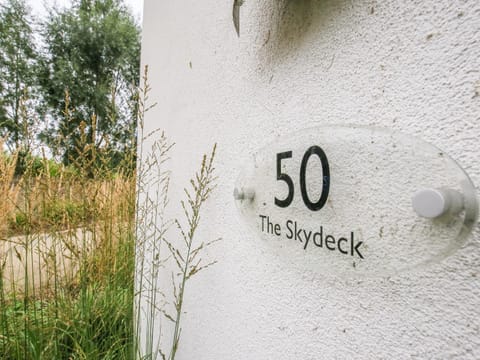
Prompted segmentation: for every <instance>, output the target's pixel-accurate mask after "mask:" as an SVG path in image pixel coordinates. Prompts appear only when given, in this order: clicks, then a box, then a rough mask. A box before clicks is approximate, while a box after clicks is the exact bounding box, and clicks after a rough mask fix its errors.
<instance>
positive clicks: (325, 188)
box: [275, 145, 330, 211]
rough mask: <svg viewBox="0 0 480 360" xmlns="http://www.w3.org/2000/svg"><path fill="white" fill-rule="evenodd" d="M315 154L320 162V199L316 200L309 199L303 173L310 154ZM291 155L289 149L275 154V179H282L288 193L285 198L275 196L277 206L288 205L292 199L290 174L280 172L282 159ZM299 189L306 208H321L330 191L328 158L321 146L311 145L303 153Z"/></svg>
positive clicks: (314, 209)
mask: <svg viewBox="0 0 480 360" xmlns="http://www.w3.org/2000/svg"><path fill="white" fill-rule="evenodd" d="M312 155H317V156H318V157H319V158H320V162H321V163H322V175H323V181H322V194H321V196H320V199H318V201H317V202H312V201H310V198H309V197H308V193H307V182H306V179H305V175H306V172H307V164H308V160H309V159H310V156H312ZM291 157H292V152H291V151H285V152H282V153H278V154H277V180H278V181H284V182H285V183H286V184H287V186H288V195H287V197H286V198H285V199H283V200H280V199H277V197H275V205H277V206H279V207H283V208H285V207H288V206H289V205H290V204H291V203H292V201H293V195H294V186H293V180H292V178H291V177H290V176H288V175H287V174H285V173H282V160H283V159H289V158H291ZM300 191H301V193H302V199H303V202H304V204H305V206H306V207H307V208H309V209H310V210H312V211H317V210H320V209H321V208H323V206H324V205H325V203H326V202H327V199H328V192H329V191H330V168H329V166H328V159H327V156H326V155H325V152H324V151H323V150H322V148H321V147H319V146H317V145H314V146H311V147H310V148H309V149H308V150H307V151H306V152H305V155H303V159H302V164H301V165H300Z"/></svg>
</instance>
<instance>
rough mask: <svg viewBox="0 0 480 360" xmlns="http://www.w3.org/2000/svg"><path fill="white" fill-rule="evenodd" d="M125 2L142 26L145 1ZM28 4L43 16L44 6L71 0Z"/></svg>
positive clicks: (133, 0) (62, 3) (62, 4)
mask: <svg viewBox="0 0 480 360" xmlns="http://www.w3.org/2000/svg"><path fill="white" fill-rule="evenodd" d="M0 2H1V0H0ZM124 2H125V4H126V5H127V6H129V7H130V8H131V9H132V11H133V14H134V15H135V17H136V18H137V19H138V21H139V23H140V24H141V19H142V15H143V0H124ZM27 3H28V4H29V5H30V6H31V7H32V9H33V11H34V13H36V14H38V15H39V16H42V15H44V14H45V11H44V4H48V5H53V4H57V5H59V6H65V5H68V4H70V0H27Z"/></svg>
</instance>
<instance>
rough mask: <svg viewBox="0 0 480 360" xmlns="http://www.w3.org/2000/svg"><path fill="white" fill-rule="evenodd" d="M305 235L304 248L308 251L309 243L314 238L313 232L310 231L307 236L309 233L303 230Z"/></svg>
mask: <svg viewBox="0 0 480 360" xmlns="http://www.w3.org/2000/svg"><path fill="white" fill-rule="evenodd" d="M303 233H304V234H305V246H304V247H303V250H306V249H307V246H308V242H309V241H310V237H311V236H312V232H311V231H309V232H308V235H307V231H306V230H303Z"/></svg>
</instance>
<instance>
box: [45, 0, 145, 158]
mask: <svg viewBox="0 0 480 360" xmlns="http://www.w3.org/2000/svg"><path fill="white" fill-rule="evenodd" d="M43 36H44V39H45V44H46V49H45V55H44V56H43V58H42V60H41V74H40V85H41V89H42V94H43V104H44V109H45V114H46V116H47V117H49V118H50V119H54V121H50V122H49V124H50V126H49V127H48V128H47V129H46V131H44V132H43V139H44V140H45V141H46V142H47V143H48V144H49V145H50V146H51V147H52V148H54V150H56V151H57V152H59V153H61V155H63V158H64V161H65V162H69V161H70V159H71V158H72V156H73V157H75V154H76V153H78V149H77V143H78V138H79V137H80V133H79V129H80V128H81V126H83V125H82V124H87V128H88V131H87V132H88V136H87V138H88V139H89V141H90V143H91V145H93V146H95V147H100V146H107V147H110V150H113V151H112V153H116V154H117V155H119V154H121V153H122V152H123V151H124V147H125V146H128V145H129V144H127V143H128V141H127V139H128V138H129V136H128V134H129V132H130V131H131V130H132V127H133V126H134V121H133V118H134V117H133V116H132V111H131V110H132V109H131V107H130V106H129V102H130V100H131V97H132V91H131V89H132V87H133V85H137V84H138V81H139V62H140V30H139V27H138V26H137V25H136V23H135V21H134V19H133V17H132V16H131V14H130V13H129V11H128V10H127V9H126V7H125V6H124V5H123V3H122V2H121V1H120V0H76V1H74V2H73V4H72V6H71V7H70V8H66V9H51V11H50V14H49V16H48V19H47V21H46V23H45V25H44V33H43ZM92 119H93V121H92ZM92 124H94V125H92ZM58 139H60V141H59V140H58Z"/></svg>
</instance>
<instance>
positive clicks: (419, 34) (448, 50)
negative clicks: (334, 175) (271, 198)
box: [143, 0, 480, 360]
mask: <svg viewBox="0 0 480 360" xmlns="http://www.w3.org/2000/svg"><path fill="white" fill-rule="evenodd" d="M232 1H233V0H228V1H218V0H202V1H198V0H185V1H158V0H146V1H145V14H144V35H143V63H144V64H149V66H150V81H151V83H152V87H153V91H152V93H151V99H152V100H155V101H158V106H157V107H156V108H155V109H154V110H152V111H151V112H150V113H149V114H148V116H147V127H148V128H149V129H154V128H157V127H162V128H164V129H165V130H166V132H167V134H168V135H169V137H170V138H171V140H172V141H175V143H176V146H175V148H174V151H173V152H172V154H171V155H172V159H173V161H172V163H171V169H172V171H173V174H174V175H173V186H172V187H173V191H172V193H171V203H172V208H171V213H172V216H174V215H175V213H176V210H175V206H174V204H175V203H176V202H178V200H179V199H180V196H181V195H182V193H181V192H182V188H183V186H184V185H186V183H187V180H188V178H189V177H190V176H191V174H192V173H193V171H194V170H195V169H196V168H197V166H198V163H199V160H200V156H201V154H202V153H204V152H207V151H209V149H210V147H211V145H212V144H213V143H214V142H218V158H217V171H218V175H219V180H218V183H219V186H218V188H217V190H216V192H215V195H214V196H213V197H212V198H211V199H210V200H209V202H208V204H207V206H206V208H205V210H206V211H205V212H204V216H203V223H202V225H201V229H200V233H199V235H200V236H201V238H208V239H210V238H215V237H218V236H221V237H222V238H223V241H222V242H221V243H219V244H218V245H217V246H216V247H215V248H212V249H211V250H210V251H209V253H208V257H209V258H211V259H217V260H219V263H218V264H217V265H216V266H214V267H212V268H211V269H208V270H206V271H205V272H203V273H201V274H199V275H198V277H197V278H195V279H193V280H192V281H191V282H190V283H189V284H188V288H187V294H186V303H185V310H186V311H187V313H186V315H185V317H184V322H183V332H182V339H181V344H180V352H179V356H178V358H179V359H196V360H202V359H205V360H207V359H208V360H217V359H222V360H228V359H234V360H241V359H249V360H251V359H260V360H263V359H276V360H277V359H278V360H284V359H285V360H286V359H289V360H291V359H349V358H355V359H385V358H388V359H403V358H418V359H425V358H434V359H479V358H480V244H479V240H480V231H479V230H478V227H477V229H476V230H475V233H474V235H473V236H472V237H471V238H470V240H469V242H468V244H467V245H466V246H465V247H464V248H463V249H461V250H459V251H458V252H457V253H455V254H454V255H453V256H452V257H450V258H448V259H446V260H444V261H443V262H442V263H441V264H439V265H434V266H431V267H430V268H428V269H427V270H423V271H419V272H415V273H409V274H404V275H399V276H395V277H391V278H388V279H375V280H361V281H354V280H348V281H346V280H340V279H335V278H325V277H322V275H321V274H318V273H316V272H312V271H307V270H305V271H302V270H301V269H299V268H293V267H289V266H286V265H285V263H284V262H283V261H282V260H281V259H278V258H275V257H273V256H271V254H269V253H268V252H266V251H260V248H258V247H256V246H255V243H256V241H257V239H256V238H255V234H253V233H252V232H251V231H249V230H248V228H247V227H246V226H245V225H244V223H243V222H242V219H241V218H240V216H239V215H238V212H237V210H236V208H235V204H234V201H233V198H232V191H233V185H234V182H235V179H236V177H237V175H238V173H239V171H240V168H241V165H242V164H243V163H244V162H245V161H246V160H247V159H248V156H249V155H250V154H251V153H253V152H255V151H256V150H257V149H259V148H261V147H263V146H264V145H266V144H268V143H269V142H272V141H274V140H275V138H276V137H278V136H282V135H285V134H288V133H289V132H292V131H295V130H300V129H303V128H306V127H311V126H316V125H322V124H327V123H329V124H332V123H333V124H344V123H353V124H361V125H376V126H380V127H387V128H390V129H396V130H399V131H402V132H405V133H408V134H412V135H416V136H418V137H420V138H422V139H424V140H426V141H429V142H431V143H432V144H435V145H437V146H438V147H440V148H441V149H443V150H444V151H445V152H446V153H448V154H449V155H450V156H452V157H453V158H454V159H456V160H458V162H459V163H460V165H462V166H463V167H464V168H465V169H466V171H467V172H468V173H469V175H470V176H471V178H472V180H473V182H474V183H475V184H476V185H477V189H478V185H480V161H479V158H480V146H479V139H480V2H479V1H477V0H464V1H459V0H456V1H454V0H440V1H438V0H415V1H400V0H384V1H374V0H368V1H367V0H358V1H345V0H290V1H287V0H261V1H259V0H246V1H245V4H244V5H243V6H242V9H241V37H240V38H237V36H236V34H235V31H234V28H233V24H232V16H231V13H232ZM190 64H191V66H190Z"/></svg>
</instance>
